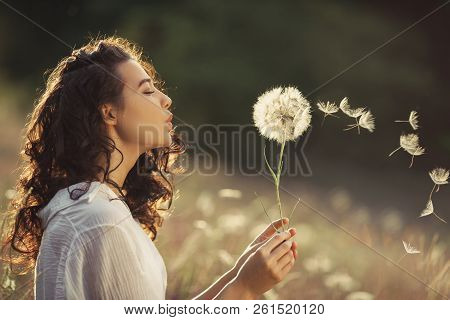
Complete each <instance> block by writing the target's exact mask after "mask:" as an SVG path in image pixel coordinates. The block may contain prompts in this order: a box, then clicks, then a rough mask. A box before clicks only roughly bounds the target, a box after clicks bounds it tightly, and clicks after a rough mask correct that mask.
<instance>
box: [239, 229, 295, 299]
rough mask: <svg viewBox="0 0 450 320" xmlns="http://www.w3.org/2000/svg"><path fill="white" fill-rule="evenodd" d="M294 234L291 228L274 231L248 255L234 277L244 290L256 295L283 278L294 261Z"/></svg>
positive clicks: (270, 287)
mask: <svg viewBox="0 0 450 320" xmlns="http://www.w3.org/2000/svg"><path fill="white" fill-rule="evenodd" d="M294 235H295V230H294V229H292V228H291V229H289V230H288V231H284V232H281V233H276V234H275V235H274V236H272V237H271V238H270V239H269V240H267V241H265V242H264V243H263V244H262V245H260V246H259V247H258V248H257V249H256V251H254V252H253V253H251V254H250V255H249V256H248V258H247V260H246V261H245V262H244V264H243V265H242V266H241V268H240V269H239V271H238V273H237V275H236V278H235V281H236V282H237V283H238V285H239V286H240V287H241V288H242V289H243V290H244V291H245V292H249V293H251V296H256V297H258V296H259V295H261V294H263V293H264V292H266V291H268V290H270V289H272V288H273V287H274V286H275V285H276V284H277V283H278V282H280V281H281V280H283V279H284V278H285V276H286V275H287V274H288V272H289V271H290V270H291V269H292V267H293V266H294V262H295V258H294V253H293V250H292V244H293V240H292V237H293V236H294Z"/></svg>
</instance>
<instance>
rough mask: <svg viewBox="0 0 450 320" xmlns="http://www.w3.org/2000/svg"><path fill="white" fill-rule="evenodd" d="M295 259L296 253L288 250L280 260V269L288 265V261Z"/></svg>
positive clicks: (291, 261)
mask: <svg viewBox="0 0 450 320" xmlns="http://www.w3.org/2000/svg"><path fill="white" fill-rule="evenodd" d="M294 260H295V259H294V254H293V253H292V251H291V250H289V251H288V252H286V253H285V254H284V256H282V257H281V258H280V259H279V260H278V262H277V264H278V266H279V267H280V269H281V270H282V269H283V268H284V267H285V266H286V264H288V263H293V262H294Z"/></svg>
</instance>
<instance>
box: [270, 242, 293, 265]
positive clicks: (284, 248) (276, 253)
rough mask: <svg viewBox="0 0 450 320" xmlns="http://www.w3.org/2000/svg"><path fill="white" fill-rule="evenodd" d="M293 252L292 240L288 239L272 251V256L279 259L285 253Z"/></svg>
mask: <svg viewBox="0 0 450 320" xmlns="http://www.w3.org/2000/svg"><path fill="white" fill-rule="evenodd" d="M289 252H292V240H291V239H289V240H286V241H284V242H283V243H281V244H279V245H278V247H276V248H275V249H274V250H273V251H272V253H271V258H272V259H274V260H275V261H278V260H280V259H281V257H283V256H284V255H285V254H287V253H289Z"/></svg>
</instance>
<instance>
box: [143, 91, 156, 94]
mask: <svg viewBox="0 0 450 320" xmlns="http://www.w3.org/2000/svg"><path fill="white" fill-rule="evenodd" d="M153 93H155V91H145V92H144V94H147V95H151V94H153Z"/></svg>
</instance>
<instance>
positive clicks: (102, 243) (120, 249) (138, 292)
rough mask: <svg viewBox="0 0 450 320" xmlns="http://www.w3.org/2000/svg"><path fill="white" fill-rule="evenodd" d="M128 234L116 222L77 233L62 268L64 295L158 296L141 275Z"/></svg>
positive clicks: (95, 297)
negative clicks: (63, 272) (64, 268)
mask: <svg viewBox="0 0 450 320" xmlns="http://www.w3.org/2000/svg"><path fill="white" fill-rule="evenodd" d="M143 269H144V268H143V266H142V265H141V262H140V260H139V256H138V252H137V250H136V243H134V241H133V237H132V235H130V232H128V231H127V230H126V229H124V228H122V227H121V226H120V225H102V226H97V227H93V228H91V229H89V230H86V231H83V232H82V233H81V234H79V235H78V236H77V239H76V241H74V244H73V245H72V247H71V250H70V253H69V255H68V259H67V264H66V270H65V288H66V297H67V299H83V300H100V299H101V300H147V299H159V297H160V294H159V291H158V289H157V288H156V286H155V283H152V282H151V281H149V279H148V277H146V276H145V274H144V271H143Z"/></svg>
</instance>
